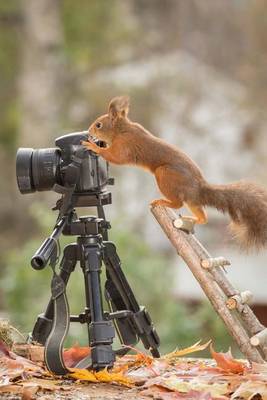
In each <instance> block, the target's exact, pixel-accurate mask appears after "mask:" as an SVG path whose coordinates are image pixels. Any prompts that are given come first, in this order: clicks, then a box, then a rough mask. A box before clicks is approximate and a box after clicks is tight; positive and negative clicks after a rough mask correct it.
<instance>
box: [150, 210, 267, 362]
mask: <svg viewBox="0 0 267 400" xmlns="http://www.w3.org/2000/svg"><path fill="white" fill-rule="evenodd" d="M151 211H152V214H153V215H154V217H155V218H156V220H157V221H158V223H159V224H160V226H161V227H162V229H163V231H164V232H165V233H166V235H167V237H168V239H169V240H170V242H171V243H172V244H173V246H174V247H175V249H176V250H177V253H178V255H179V256H180V257H182V259H183V260H184V261H185V263H186V264H187V265H188V267H189V268H190V270H191V272H192V273H193V275H194V276H195V278H196V279H197V281H198V283H199V284H200V286H201V288H202V289H203V291H204V293H205V294H206V296H207V297H208V299H209V301H210V302H211V304H212V306H213V307H214V309H215V310H216V312H217V313H218V314H219V316H220V317H221V319H222V320H223V322H224V323H225V325H226V327H227V328H228V331H229V332H230V334H231V335H232V336H233V337H234V339H235V340H236V342H237V344H238V347H239V348H240V350H241V352H242V353H243V354H244V355H245V356H246V357H247V359H248V360H249V361H254V362H257V363H264V362H267V328H266V327H265V326H264V325H262V324H261V323H260V321H259V320H258V319H257V317H256V315H255V314H254V313H253V311H252V309H251V308H250V306H249V305H248V302H249V301H250V300H251V299H252V294H251V292H249V291H244V292H239V291H238V290H237V289H235V288H234V287H233V285H232V284H231V283H230V282H229V280H228V279H227V277H226V275H225V273H224V268H227V266H229V265H230V262H229V261H228V260H226V259H225V258H224V257H216V258H213V257H211V255H210V254H209V253H208V251H207V250H206V249H205V248H204V247H203V246H202V244H201V243H200V242H199V241H198V240H197V238H196V237H195V235H194V220H193V219H190V218H188V217H187V218H183V217H182V216H177V215H176V213H175V212H174V210H172V209H170V208H165V207H162V206H156V207H153V208H152V209H151Z"/></svg>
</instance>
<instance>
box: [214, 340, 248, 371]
mask: <svg viewBox="0 0 267 400" xmlns="http://www.w3.org/2000/svg"><path fill="white" fill-rule="evenodd" d="M210 352H211V355H212V358H213V359H214V360H215V361H216V363H217V365H218V367H219V368H221V369H223V370H225V371H229V372H232V373H234V374H240V373H244V371H245V370H246V366H245V364H244V363H242V362H240V361H237V360H235V359H234V358H233V356H232V354H231V349H229V350H228V352H227V353H216V351H214V349H213V347H212V345H210Z"/></svg>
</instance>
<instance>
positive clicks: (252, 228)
mask: <svg viewBox="0 0 267 400" xmlns="http://www.w3.org/2000/svg"><path fill="white" fill-rule="evenodd" d="M201 203H202V205H203V206H211V207H215V208H217V209H218V210H219V211H222V212H227V213H228V214H229V215H230V217H231V219H232V222H231V224H230V229H231V231H232V232H233V234H234V236H235V237H236V238H237V239H238V240H239V241H240V242H241V245H242V247H245V248H247V249H248V248H251V247H256V248H261V247H265V246H266V247H267V191H266V190H265V189H264V188H262V187H260V186H258V185H256V184H254V183H249V182H243V181H241V182H236V183H231V184H229V185H209V184H208V183H206V184H204V185H203V186H202V189H201Z"/></svg>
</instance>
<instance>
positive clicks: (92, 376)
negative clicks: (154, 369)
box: [69, 368, 133, 386]
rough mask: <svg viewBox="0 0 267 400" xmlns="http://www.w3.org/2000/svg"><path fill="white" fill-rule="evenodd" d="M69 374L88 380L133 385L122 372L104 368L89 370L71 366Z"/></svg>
mask: <svg viewBox="0 0 267 400" xmlns="http://www.w3.org/2000/svg"><path fill="white" fill-rule="evenodd" d="M69 376H70V377H71V378H73V379H76V380H79V381H86V382H106V383H118V384H121V385H125V386H132V385H133V381H132V380H131V379H130V378H128V377H126V376H125V375H124V374H123V373H121V372H112V371H110V372H109V371H107V369H104V370H102V371H98V372H95V371H88V370H87V369H78V368H70V374H69Z"/></svg>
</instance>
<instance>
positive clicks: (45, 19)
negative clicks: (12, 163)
mask: <svg viewBox="0 0 267 400" xmlns="http://www.w3.org/2000/svg"><path fill="white" fill-rule="evenodd" d="M22 13H23V21H24V24H23V47H22V51H21V57H22V69H21V76H20V81H19V88H20V98H21V108H22V110H21V111H22V115H21V126H20V133H19V143H20V144H21V145H22V146H25V147H26V146H29V147H35V146H36V147H40V146H45V147H47V146H49V147H51V146H53V142H54V138H55V137H56V136H57V134H58V129H59V126H60V116H61V104H62V98H63V95H62V87H63V78H62V69H63V68H62V67H63V65H62V64H63V63H62V61H63V58H62V45H63V32H62V22H61V17H60V2H59V1H58V0H22Z"/></svg>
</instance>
